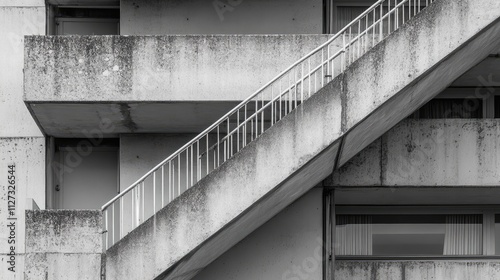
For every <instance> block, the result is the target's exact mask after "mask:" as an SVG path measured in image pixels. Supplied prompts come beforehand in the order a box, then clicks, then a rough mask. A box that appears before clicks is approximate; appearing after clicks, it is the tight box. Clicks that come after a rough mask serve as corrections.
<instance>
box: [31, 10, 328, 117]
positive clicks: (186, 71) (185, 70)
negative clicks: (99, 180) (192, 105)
mask: <svg viewBox="0 0 500 280" xmlns="http://www.w3.org/2000/svg"><path fill="white" fill-rule="evenodd" d="M159 2H161V1H156V2H155V3H159ZM179 3H180V2H179ZM327 39H328V36H327V35H269V36H251V35H249V36H242V35H220V36H198V35H186V36H153V37H151V36H131V37H124V36H71V37H61V36H59V37H58V36H43V37H42V36H34V37H28V38H27V41H26V44H25V48H26V65H25V77H26V79H25V93H26V100H27V101H28V102H50V101H58V102H64V101H79V102H85V101H88V102H91V101H106V102H110V101H137V102H145V101H163V102H164V101H241V100H243V99H245V98H246V97H248V96H249V95H250V94H252V93H253V92H255V91H256V90H257V89H258V88H259V87H260V86H262V85H263V84H265V83H267V82H268V81H269V80H271V79H272V78H274V77H275V76H276V75H277V74H278V73H280V72H281V71H283V70H284V69H286V68H287V67H288V66H290V65H291V64H292V63H293V62H295V61H296V60H298V59H299V58H301V57H302V56H303V55H305V54H307V53H308V52H310V51H311V50H313V49H314V48H315V47H317V46H319V45H320V44H321V43H324V42H325V41H326V40H327ZM118 111H119V109H118Z"/></svg>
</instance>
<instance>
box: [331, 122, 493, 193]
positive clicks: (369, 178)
mask: <svg viewBox="0 0 500 280" xmlns="http://www.w3.org/2000/svg"><path fill="white" fill-rule="evenodd" d="M499 135H500V120H498V119H481V120H470V119H438V120H404V121H402V122H401V123H399V124H398V125H397V126H395V127H394V128H393V129H391V130H390V131H388V132H387V133H386V134H384V135H383V136H382V137H381V138H380V139H378V140H377V141H375V142H374V143H372V144H371V145H370V146H368V147H367V148H365V149H364V150H363V151H362V152H361V153H359V154H358V155H356V156H355V157H354V158H352V159H351V160H350V161H348V162H347V163H346V164H345V165H344V166H342V167H341V168H340V169H338V170H336V171H335V172H333V174H332V176H330V177H329V178H328V179H327V180H325V185H326V186H498V182H499V181H500V170H499V169H498V164H497V163H498V162H499V161H500V140H499Z"/></svg>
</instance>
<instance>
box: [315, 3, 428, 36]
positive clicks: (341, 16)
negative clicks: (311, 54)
mask: <svg viewBox="0 0 500 280" xmlns="http://www.w3.org/2000/svg"><path fill="white" fill-rule="evenodd" d="M375 2H376V1H375V0H329V1H327V2H326V4H325V9H326V12H325V17H326V18H325V25H324V26H325V32H326V33H337V32H339V31H340V30H341V29H342V28H344V27H345V26H346V25H348V24H349V23H350V22H351V21H353V20H354V19H356V18H357V17H358V16H359V15H361V14H362V13H363V12H365V11H366V10H367V9H368V8H370V7H371V6H372V5H373V4H374V3H375ZM401 2H402V1H401V0H390V1H386V2H385V3H384V7H383V11H382V13H384V14H385V13H387V12H388V11H389V8H390V9H391V10H393V9H394V12H393V13H391V19H388V18H385V19H384V20H383V32H384V33H386V32H388V29H387V28H388V26H389V24H388V23H389V21H390V23H391V26H390V27H391V30H394V28H395V21H396V19H395V18H394V16H395V14H397V21H398V25H402V24H403V20H404V19H405V18H406V19H408V18H409V14H410V13H411V14H412V15H413V14H415V13H416V11H417V10H418V9H423V8H425V7H426V4H427V1H426V0H420V1H417V0H414V1H412V2H411V5H412V7H411V8H409V7H408V3H406V4H404V5H402V6H398V7H397V10H396V9H395V8H394V7H395V5H398V4H400V3H401ZM380 12H381V11H380V9H379V8H377V9H376V10H375V12H374V13H370V14H368V16H367V19H368V23H369V24H371V23H373V22H374V20H375V21H376V20H378V19H379V18H380ZM365 20H366V18H365V19H361V21H362V24H361V30H360V31H363V30H364V29H365V28H364V26H365ZM376 32H378V31H376Z"/></svg>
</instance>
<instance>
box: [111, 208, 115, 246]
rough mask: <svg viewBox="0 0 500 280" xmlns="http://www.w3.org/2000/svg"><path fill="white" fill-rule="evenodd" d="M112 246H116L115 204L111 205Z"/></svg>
mask: <svg viewBox="0 0 500 280" xmlns="http://www.w3.org/2000/svg"><path fill="white" fill-rule="evenodd" d="M111 244H115V203H113V204H111Z"/></svg>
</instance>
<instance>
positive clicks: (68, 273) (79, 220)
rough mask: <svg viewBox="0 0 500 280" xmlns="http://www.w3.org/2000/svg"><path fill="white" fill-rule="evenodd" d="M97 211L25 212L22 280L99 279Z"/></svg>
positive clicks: (99, 250) (99, 245)
mask: <svg viewBox="0 0 500 280" xmlns="http://www.w3.org/2000/svg"><path fill="white" fill-rule="evenodd" d="M101 231H102V214H101V211H99V210H35V211H26V256H25V258H26V261H25V267H24V274H25V277H26V279H40V280H42V279H44V280H45V279H53V280H57V279H61V280H63V279H64V280H65V279H88V280H91V279H95V280H97V279H101V258H102V237H101Z"/></svg>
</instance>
